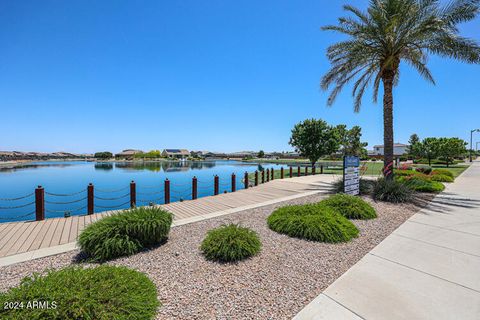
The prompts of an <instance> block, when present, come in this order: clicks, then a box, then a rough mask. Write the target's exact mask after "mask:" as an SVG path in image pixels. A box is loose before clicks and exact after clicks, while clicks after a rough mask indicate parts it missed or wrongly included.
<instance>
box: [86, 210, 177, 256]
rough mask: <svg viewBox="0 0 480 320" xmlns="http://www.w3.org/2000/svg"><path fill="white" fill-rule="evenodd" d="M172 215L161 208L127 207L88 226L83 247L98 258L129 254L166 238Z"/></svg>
mask: <svg viewBox="0 0 480 320" xmlns="http://www.w3.org/2000/svg"><path fill="white" fill-rule="evenodd" d="M171 225H172V214H171V213H170V212H168V211H165V210H163V209H160V208H148V207H141V208H135V209H131V210H125V211H122V212H121V213H118V214H115V215H112V216H109V217H105V218H103V219H101V220H99V221H96V222H94V223H92V224H90V225H88V226H87V227H86V228H85V229H84V230H83V231H82V233H81V234H80V236H79V239H78V243H79V245H80V248H81V249H82V250H83V251H84V252H85V253H86V254H87V255H88V256H90V257H91V258H92V259H93V260H95V261H106V260H110V259H113V258H117V257H121V256H128V255H132V254H134V253H137V252H139V251H140V250H142V249H144V248H146V247H151V246H154V245H158V244H161V243H163V242H165V241H166V240H167V237H168V233H169V232H170V226H171Z"/></svg>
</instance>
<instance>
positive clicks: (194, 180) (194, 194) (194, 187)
mask: <svg viewBox="0 0 480 320" xmlns="http://www.w3.org/2000/svg"><path fill="white" fill-rule="evenodd" d="M197 197H198V191H197V177H193V178H192V200H195V199H197Z"/></svg>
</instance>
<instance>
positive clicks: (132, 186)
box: [130, 180, 137, 208]
mask: <svg viewBox="0 0 480 320" xmlns="http://www.w3.org/2000/svg"><path fill="white" fill-rule="evenodd" d="M136 206H137V190H136V185H135V181H133V180H132V182H130V208H135V207H136Z"/></svg>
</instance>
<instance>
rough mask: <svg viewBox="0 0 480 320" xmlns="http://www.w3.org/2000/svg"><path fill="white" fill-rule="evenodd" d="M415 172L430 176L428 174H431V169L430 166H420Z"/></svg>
mask: <svg viewBox="0 0 480 320" xmlns="http://www.w3.org/2000/svg"><path fill="white" fill-rule="evenodd" d="M415 171H417V172H420V173H423V174H430V172H432V167H430V166H420V167H416V168H415Z"/></svg>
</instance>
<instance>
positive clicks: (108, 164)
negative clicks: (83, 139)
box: [95, 162, 113, 171]
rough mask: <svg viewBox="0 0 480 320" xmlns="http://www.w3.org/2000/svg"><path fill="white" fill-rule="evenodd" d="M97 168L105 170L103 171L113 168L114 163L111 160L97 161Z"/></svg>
mask: <svg viewBox="0 0 480 320" xmlns="http://www.w3.org/2000/svg"><path fill="white" fill-rule="evenodd" d="M95 170H103V171H110V170H113V163H111V162H97V163H95Z"/></svg>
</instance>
